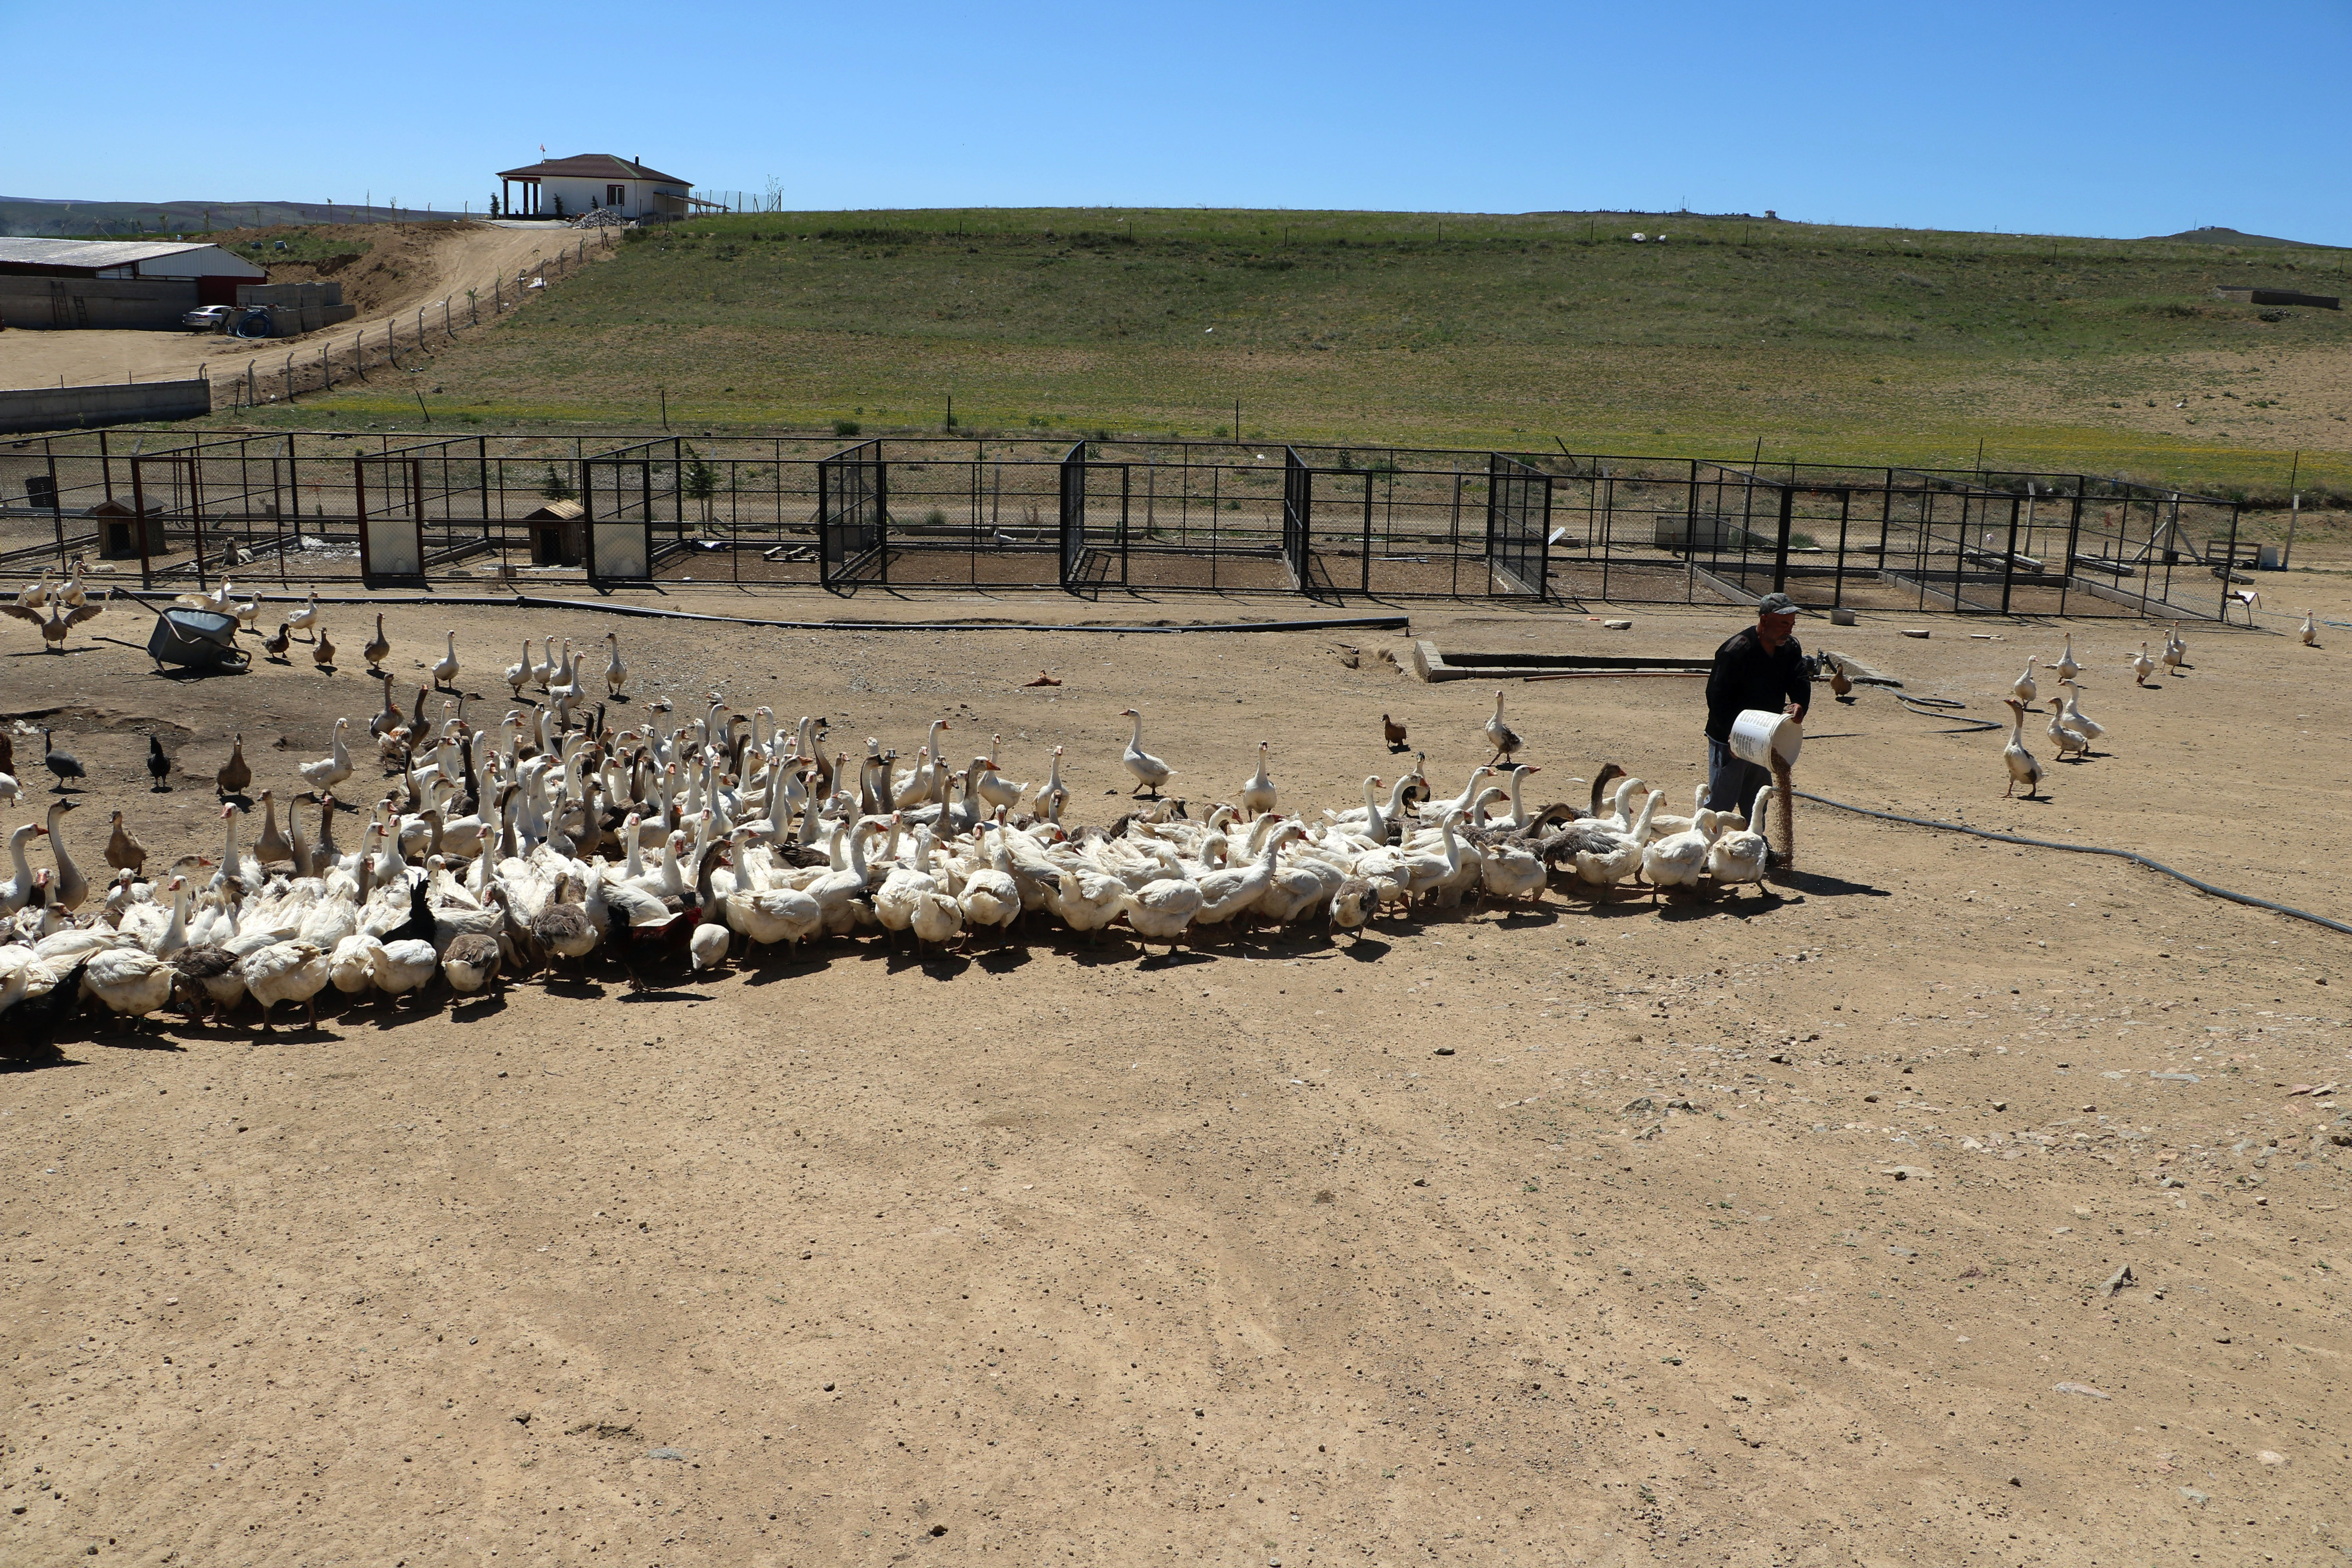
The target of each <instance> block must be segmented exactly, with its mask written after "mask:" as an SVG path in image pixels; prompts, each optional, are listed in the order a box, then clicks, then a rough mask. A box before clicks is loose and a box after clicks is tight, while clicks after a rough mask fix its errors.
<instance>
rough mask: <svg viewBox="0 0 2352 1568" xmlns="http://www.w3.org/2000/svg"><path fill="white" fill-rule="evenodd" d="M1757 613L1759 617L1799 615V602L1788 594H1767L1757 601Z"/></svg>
mask: <svg viewBox="0 0 2352 1568" xmlns="http://www.w3.org/2000/svg"><path fill="white" fill-rule="evenodd" d="M1756 613H1757V614H1758V615H1759V616H1793V615H1795V614H1796V613H1797V601H1796V600H1794V599H1791V598H1790V597H1789V595H1786V594H1767V595H1764V596H1763V597H1762V598H1760V599H1759V600H1757V601H1756Z"/></svg>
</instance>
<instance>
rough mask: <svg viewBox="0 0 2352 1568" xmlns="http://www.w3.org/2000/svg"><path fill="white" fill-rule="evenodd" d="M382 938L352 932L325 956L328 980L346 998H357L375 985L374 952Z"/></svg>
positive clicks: (379, 945)
mask: <svg viewBox="0 0 2352 1568" xmlns="http://www.w3.org/2000/svg"><path fill="white" fill-rule="evenodd" d="M382 946H383V939H381V938H379V937H373V936H370V935H369V934H368V933H367V932H365V931H353V932H352V934H351V935H349V936H347V937H345V938H343V939H342V940H341V942H337V943H335V947H334V951H333V952H330V953H328V954H327V980H328V983H329V984H331V985H333V986H334V988H335V989H336V990H338V991H340V992H341V993H342V994H344V995H346V996H356V995H358V994H360V993H361V992H362V991H365V990H366V989H367V988H368V987H369V986H371V985H373V984H375V952H376V949H378V948H380V947H382Z"/></svg>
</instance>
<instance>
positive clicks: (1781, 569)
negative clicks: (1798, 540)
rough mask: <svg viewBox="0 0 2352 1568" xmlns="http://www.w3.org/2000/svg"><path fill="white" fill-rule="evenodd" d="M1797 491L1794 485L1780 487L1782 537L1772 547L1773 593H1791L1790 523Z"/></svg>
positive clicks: (1794, 508)
mask: <svg viewBox="0 0 2352 1568" xmlns="http://www.w3.org/2000/svg"><path fill="white" fill-rule="evenodd" d="M1796 508H1797V489H1796V487H1795V486H1794V485H1783V486H1781V487H1780V539H1779V541H1778V542H1776V543H1774V545H1773V546H1772V592H1774V593H1776V594H1785V593H1787V592H1788V591H1789V521H1790V518H1791V517H1792V516H1794V515H1795V512H1796Z"/></svg>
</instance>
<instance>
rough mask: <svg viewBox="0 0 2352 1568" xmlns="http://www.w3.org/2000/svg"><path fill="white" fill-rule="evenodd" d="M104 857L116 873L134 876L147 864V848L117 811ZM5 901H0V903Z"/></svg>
mask: <svg viewBox="0 0 2352 1568" xmlns="http://www.w3.org/2000/svg"><path fill="white" fill-rule="evenodd" d="M105 855H106V863H107V864H108V865H110V866H111V867H113V868H115V869H116V870H118V871H130V872H132V873H133V874H136V873H137V872H138V870H139V869H140V868H142V867H143V866H145V865H146V864H147V846H145V845H144V844H142V843H140V842H139V840H138V839H137V838H136V837H133V836H132V835H131V829H130V827H129V826H128V825H126V824H125V823H124V822H123V820H122V814H121V812H119V811H118V812H116V813H115V814H114V832H113V833H112V835H111V836H110V837H108V839H107V841H106V850H105ZM0 903H5V900H0Z"/></svg>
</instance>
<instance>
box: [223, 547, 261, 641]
mask: <svg viewBox="0 0 2352 1568" xmlns="http://www.w3.org/2000/svg"><path fill="white" fill-rule="evenodd" d="M230 548H231V549H235V548H236V546H234V545H231V546H230ZM228 613H229V614H230V615H232V616H236V629H237V630H239V631H241V632H251V631H252V630H253V623H254V622H256V621H257V620H259V619H260V618H261V595H258V594H256V595H254V596H253V597H252V598H250V599H240V600H239V601H237V602H236V604H234V605H230V606H229V607H228Z"/></svg>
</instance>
